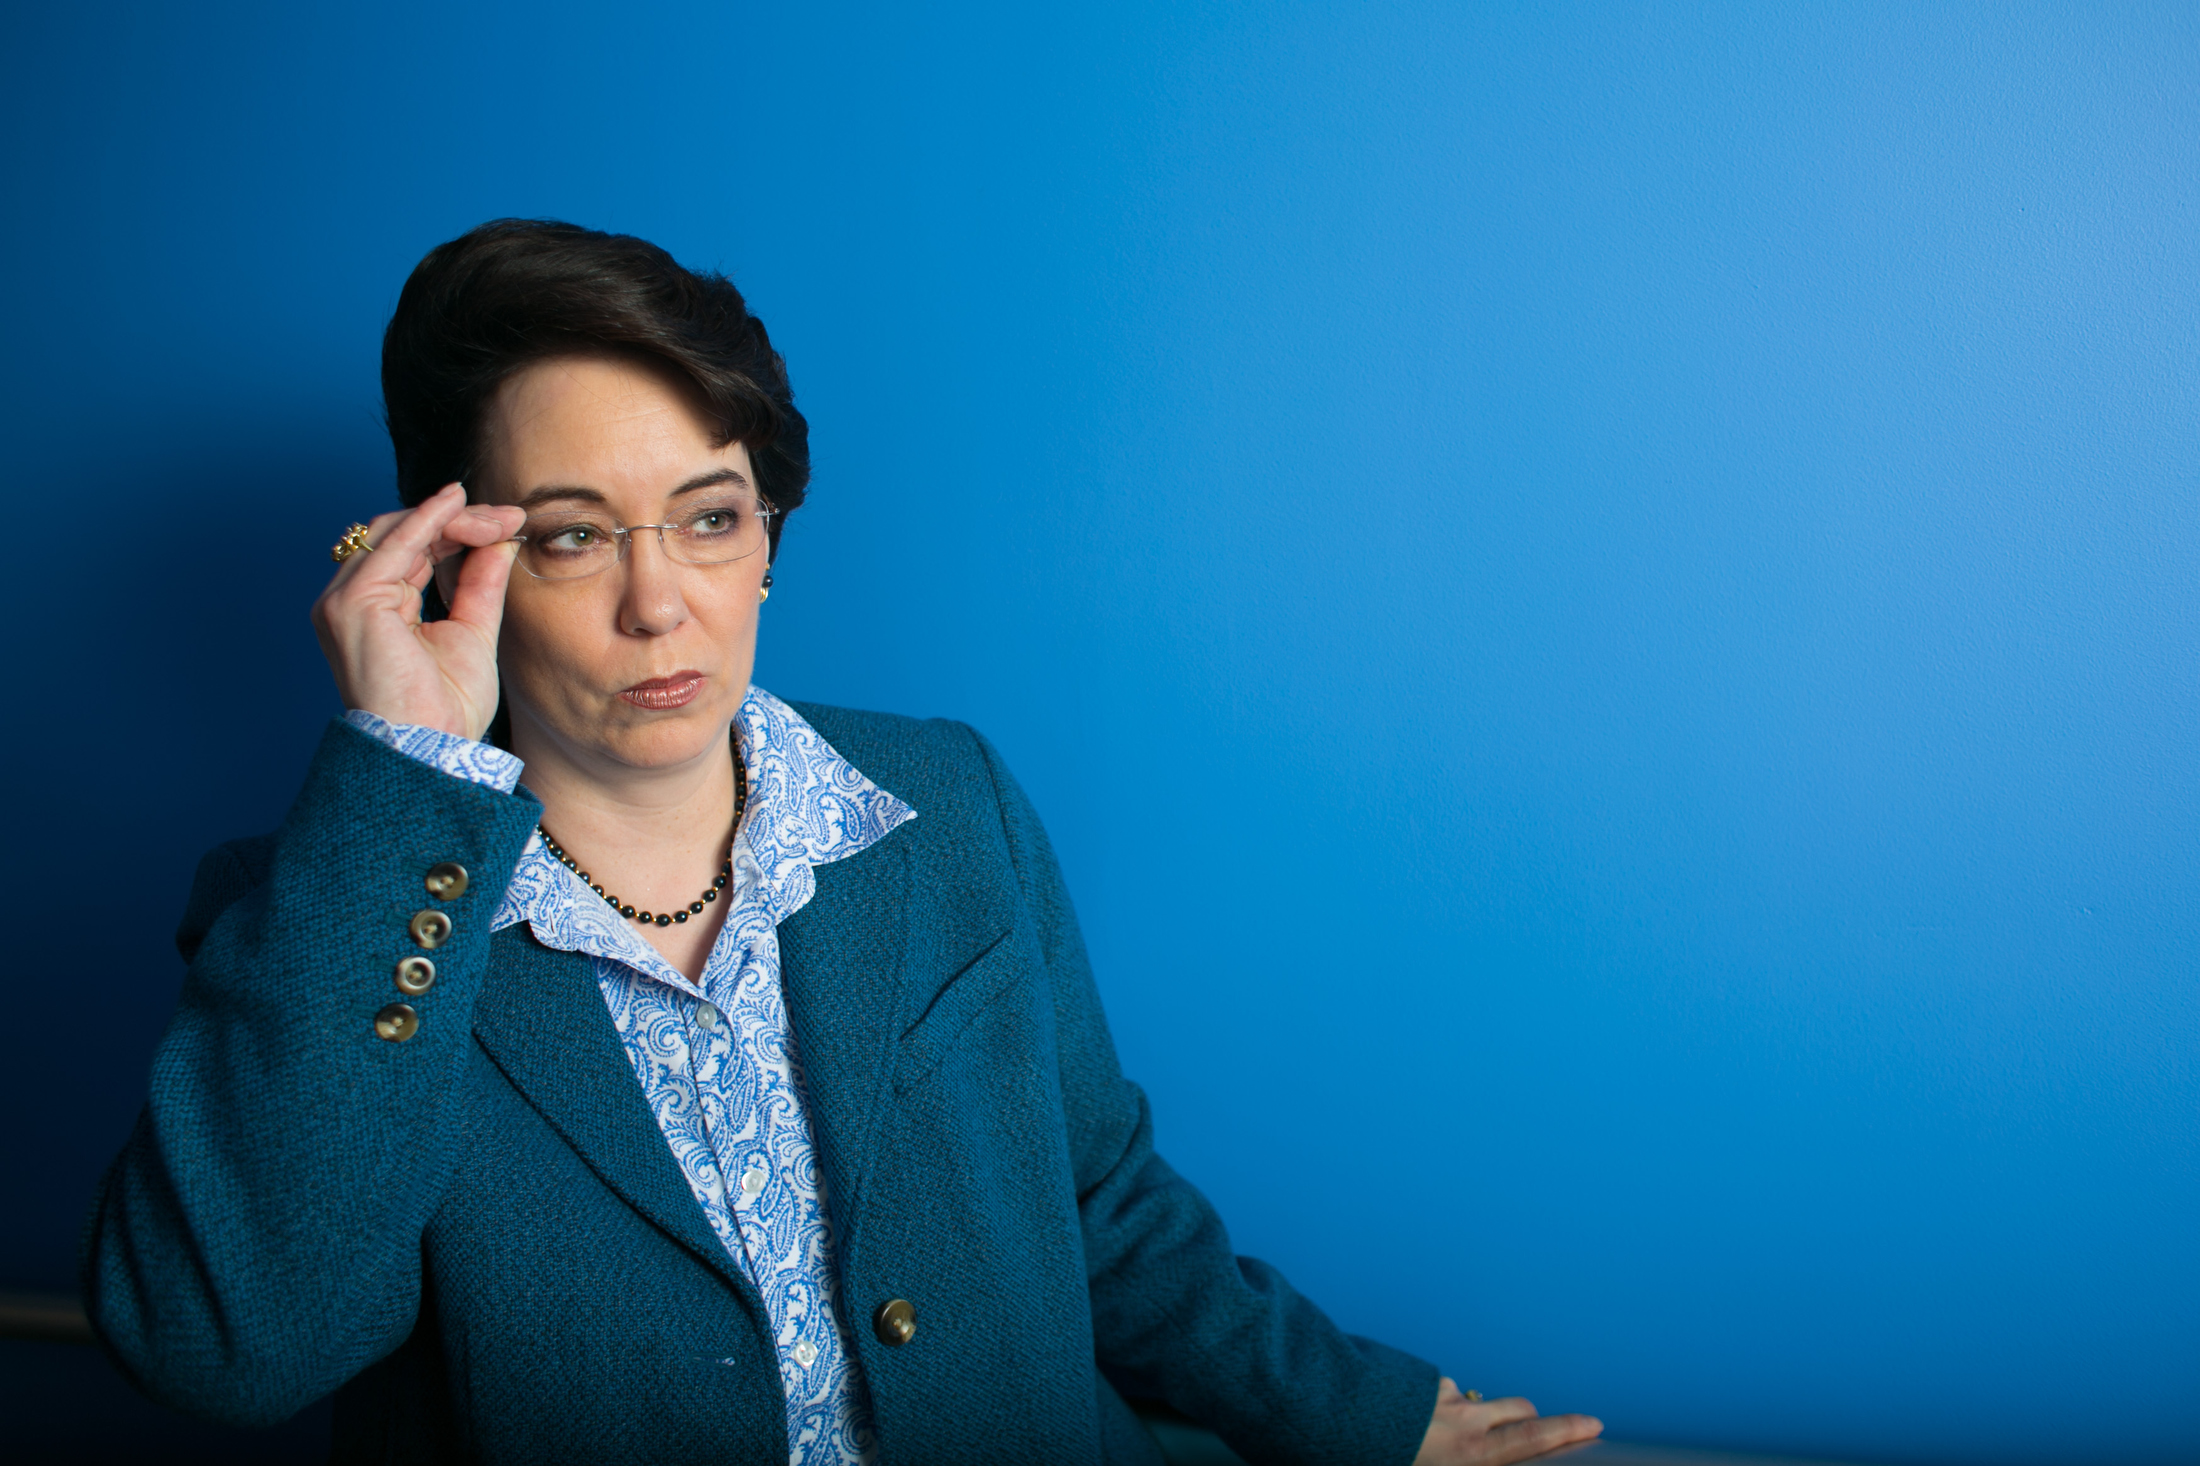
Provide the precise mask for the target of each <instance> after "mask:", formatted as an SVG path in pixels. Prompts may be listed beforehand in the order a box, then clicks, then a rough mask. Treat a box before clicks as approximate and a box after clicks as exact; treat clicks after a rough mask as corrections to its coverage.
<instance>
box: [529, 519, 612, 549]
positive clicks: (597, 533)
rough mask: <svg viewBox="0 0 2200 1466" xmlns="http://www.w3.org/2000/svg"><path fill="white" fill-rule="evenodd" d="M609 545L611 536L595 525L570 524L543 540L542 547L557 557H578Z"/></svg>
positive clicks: (554, 531) (544, 537)
mask: <svg viewBox="0 0 2200 1466" xmlns="http://www.w3.org/2000/svg"><path fill="white" fill-rule="evenodd" d="M607 543H609V536H607V535H606V534H605V533H604V532H603V531H602V530H601V529H598V528H597V527H596V526H595V525H593V524H569V525H567V526H565V528H563V529H557V530H552V531H551V532H550V533H549V534H547V535H545V536H543V538H542V547H543V548H544V549H545V550H548V551H550V552H551V553H552V554H556V555H578V554H582V553H585V552H586V551H589V550H596V549H601V548H602V547H603V546H604V545H605V544H607Z"/></svg>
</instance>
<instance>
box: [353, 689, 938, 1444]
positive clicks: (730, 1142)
mask: <svg viewBox="0 0 2200 1466" xmlns="http://www.w3.org/2000/svg"><path fill="white" fill-rule="evenodd" d="M344 721H345V722H346V723H348V724H350V725H351V726H352V727H354V728H357V729H359V730H360V731H361V732H363V733H365V734H367V735H368V736H370V737H372V738H375V739H377V740H379V741H381V742H383V743H386V744H388V745H389V746H390V747H392V748H395V749H397V750H398V751H399V752H400V753H403V754H406V755H407V756H408V757H411V758H415V759H418V760H420V761H421V762H423V763H427V764H429V765H431V766H433V767H435V768H438V769H441V770H442V771H443V772H444V773H447V774H450V775H452V776H453V777H455V778H461V779H468V780H471V781H472V782H474V783H478V784H487V785H489V786H490V787H491V788H495V789H500V790H504V791H506V792H509V791H511V790H512V789H514V788H515V787H517V785H518V783H519V778H520V773H521V765H520V761H519V760H518V759H517V758H515V757H514V756H513V755H511V754H510V753H507V752H505V751H504V750H503V749H499V748H495V747H493V746H491V745H488V744H484V743H477V742H475V741H474V740H472V739H468V738H462V737H459V736H458V735H456V734H453V733H446V732H443V731H442V730H440V729H436V728H424V727H419V726H415V725H410V724H403V723H391V722H388V721H387V720H385V719H383V718H380V717H377V716H376V715H375V714H373V713H369V712H365V711H362V710H359V709H354V710H352V711H350V712H347V713H346V714H345V715H344ZM734 736H735V737H737V738H738V739H739V740H740V745H741V754H742V758H743V759H744V761H745V762H746V765H747V768H748V770H749V800H748V814H747V816H746V817H745V818H744V819H743V821H742V826H741V828H740V830H739V831H737V832H736V835H735V839H734V843H733V855H732V860H731V864H732V867H733V869H732V880H731V883H730V884H729V886H728V887H727V888H726V890H725V892H724V893H723V895H722V896H721V898H720V899H721V900H722V902H723V903H724V906H723V907H722V908H721V909H722V910H723V912H724V918H725V919H724V923H723V925H722V926H721V927H720V928H719V932H718V936H717V938H716V939H715V940H714V941H713V942H712V944H711V950H710V952H709V954H708V956H707V958H706V960H705V965H704V970H703V973H702V975H701V981H700V985H699V986H698V985H697V984H695V983H691V982H689V981H688V979H687V978H686V977H684V976H683V975H681V973H680V972H679V971H677V970H676V969H675V968H673V966H672V965H671V964H670V963H668V962H666V961H665V960H664V958H663V956H662V955H660V954H659V953H658V951H657V949H656V948H654V947H652V946H651V945H650V944H649V943H648V942H647V941H645V940H643V938H642V937H641V935H640V934H639V933H638V931H637V930H636V928H635V927H634V926H632V925H631V924H629V923H628V921H627V920H626V919H625V918H623V917H621V916H619V915H617V914H615V913H614V912H613V911H612V910H611V909H610V907H609V906H608V905H607V904H606V903H605V901H604V898H602V897H600V896H598V895H596V893H595V892H594V891H592V890H591V889H589V887H588V885H587V884H586V883H585V882H583V881H582V880H581V879H580V877H579V876H578V875H577V874H575V873H574V872H573V871H572V870H570V869H568V868H567V867H566V866H565V865H564V864H563V863H562V862H560V861H559V860H557V859H556V858H555V857H553V856H552V855H551V854H550V852H549V849H548V847H547V846H545V845H544V843H543V841H542V839H541V837H540V836H539V835H538V836H537V837H536V838H534V839H531V840H529V841H528V842H527V848H526V850H525V851H523V852H522V853H521V856H520V862H519V867H518V869H517V870H516V871H515V872H514V873H513V876H512V880H511V882H510V884H509V885H507V886H506V887H505V890H504V899H503V901H502V903H501V904H500V905H499V906H498V908H497V913H496V916H495V918H494V919H493V921H492V923H491V926H492V929H498V930H501V929H502V928H504V927H507V926H510V925H512V924H513V923H515V922H520V921H524V922H526V923H527V924H528V927H529V929H530V930H531V931H532V933H533V935H534V937H535V939H536V940H537V941H539V942H541V943H542V944H543V945H544V946H548V947H555V948H557V949H559V950H561V951H568V952H581V953H585V954H587V955H588V956H589V957H590V958H592V959H593V961H592V963H591V967H592V970H593V972H594V974H595V978H596V986H597V988H598V989H599V990H600V991H601V992H602V993H603V998H604V1006H605V1008H606V1009H608V1010H609V1012H610V1014H611V1023H612V1026H613V1027H614V1028H616V1029H617V1030H618V1033H619V1039H620V1041H621V1042H622V1043H623V1044H624V1045H625V1047H626V1054H627V1058H628V1060H629V1061H630V1062H631V1063H632V1064H633V1066H634V1074H635V1078H636V1079H637V1080H638V1081H639V1082H640V1084H641V1086H642V1094H643V1097H644V1098H645V1099H646V1100H647V1101H648V1103H649V1108H650V1112H651V1113H652V1114H653V1115H655V1116H656V1119H657V1128H658V1129H659V1130H660V1131H662V1132H663V1133H664V1137H665V1144H666V1145H667V1146H669V1147H670V1148H671V1151H672V1156H673V1159H674V1160H675V1161H676V1162H678V1164H679V1167H680V1172H681V1174H682V1175H683V1176H685V1177H686V1178H687V1183H688V1189H689V1190H691V1191H692V1192H694V1193H695V1200H696V1204H697V1205H699V1206H701V1207H702V1208H703V1214H704V1216H706V1217H707V1218H709V1220H710V1224H711V1228H712V1230H713V1231H715V1232H716V1233H717V1234H718V1239H719V1241H720V1242H721V1243H723V1244H724V1245H725V1248H726V1250H727V1252H728V1253H729V1254H730V1255H731V1256H732V1257H733V1258H734V1260H735V1261H736V1262H738V1263H739V1264H741V1266H742V1267H743V1268H744V1269H745V1270H746V1271H747V1273H748V1276H749V1279H750V1281H751V1282H753V1283H755V1284H756V1286H757V1290H758V1292H759V1293H760V1294H761V1295H762V1297H763V1300H764V1307H765V1309H766V1310H767V1311H768V1312H769V1313H770V1314H771V1318H772V1335H773V1344H774V1347H775V1348H776V1349H777V1351H778V1359H779V1374H780V1379H781V1382H782V1383H783V1384H784V1386H785V1388H786V1392H787V1441H788V1447H789V1455H788V1459H789V1462H790V1466H820V1463H839V1466H860V1463H862V1462H866V1461H869V1460H871V1459H872V1458H873V1457H874V1456H875V1454H876V1451H875V1437H874V1435H873V1432H872V1430H871V1419H870V1406H869V1402H868V1401H867V1399H866V1398H865V1392H864V1387H863V1375H862V1371H861V1370H860V1369H859V1368H857V1366H856V1364H855V1354H854V1351H853V1349H851V1348H850V1347H849V1344H848V1340H847V1339H846V1337H845V1330H844V1328H843V1311H842V1310H841V1309H839V1308H838V1307H837V1300H836V1297H835V1294H836V1291H837V1289H838V1286H839V1279H838V1275H837V1272H836V1270H835V1269H834V1266H833V1245H832V1228H831V1225H830V1223H829V1221H828V1219H827V1217H826V1213H825V1202H824V1198H823V1197H822V1196H821V1195H820V1194H819V1182H818V1169H817V1163H816V1158H815V1155H814V1144H813V1141H812V1137H811V1133H810V1122H809V1105H808V1101H807V1100H806V1099H805V1098H804V1096H803V1089H802V1083H801V1078H800V1075H799V1073H798V1072H797V1070H798V1061H797V1057H796V1055H795V1053H794V1051H793V1044H792V1041H791V1039H790V1038H789V1036H788V1033H787V1018H786V1006H785V1003H784V1001H783V1000H782V997H781V992H780V971H779V931H778V928H779V923H780V922H782V921H784V920H785V919H786V918H787V917H788V916H790V915H792V914H793V913H794V912H796V911H799V910H800V909H801V908H802V906H803V905H804V904H805V903H806V902H807V901H808V900H809V899H810V895H811V892H812V891H814V890H815V889H816V882H815V880H814V878H813V877H812V875H811V867H812V866H813V865H817V864H821V863H824V862H828V861H833V860H843V859H846V858H847V857H848V856H850V855H854V854H856V853H857V852H859V851H861V850H864V849H866V848H868V847H869V846H870V845H871V844H873V843H874V842H876V841H877V840H878V839H880V838H881V837H882V836H884V835H886V834H887V833H889V832H890V831H892V830H893V829H894V828H895V827H896V826H898V825H900V824H901V823H902V822H903V821H905V820H908V819H910V818H913V817H914V813H915V812H914V811H913V810H911V809H910V808H909V807H908V806H907V805H905V804H903V803H902V802H901V801H900V800H898V799H896V798H894V797H893V796H892V795H891V794H888V793H886V792H885V791H884V790H882V789H880V788H879V787H878V786H877V785H875V784H873V783H872V782H871V781H870V780H869V779H867V778H865V777H864V776H863V774H862V773H861V771H859V770H858V769H856V768H855V767H854V766H853V765H851V764H849V762H848V761H847V760H846V759H844V758H842V757H841V756H840V755H839V754H838V753H835V752H834V751H833V748H832V745H831V744H829V743H827V742H826V741H825V740H824V739H823V738H820V737H819V736H818V734H817V730H816V729H814V728H812V727H811V726H810V725H809V724H808V723H806V722H804V721H803V720H802V716H801V715H800V714H799V713H797V712H795V711H794V709H792V708H790V707H788V706H787V705H786V704H785V703H783V702H781V701H780V700H779V699H778V698H776V697H773V696H772V695H771V694H770V693H768V692H765V691H764V690H763V689H762V688H758V687H751V688H750V689H749V691H748V695H747V696H746V697H745V698H743V699H742V703H741V707H740V711H739V714H738V716H737V717H736V719H735V724H734Z"/></svg>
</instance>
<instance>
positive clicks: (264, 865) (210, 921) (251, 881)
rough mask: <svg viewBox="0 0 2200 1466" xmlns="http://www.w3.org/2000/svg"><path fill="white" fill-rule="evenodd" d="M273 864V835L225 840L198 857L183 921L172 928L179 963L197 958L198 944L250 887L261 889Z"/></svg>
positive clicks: (185, 904) (184, 908)
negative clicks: (178, 954)
mask: <svg viewBox="0 0 2200 1466" xmlns="http://www.w3.org/2000/svg"><path fill="white" fill-rule="evenodd" d="M274 863H275V837H274V836H273V835H247V836H245V837H244V838H243V839H241V840H225V841H223V842H222V843H221V844H219V845H216V846H215V847H214V848H213V849H211V850H209V851H207V852H206V854H204V855H203V856H201V857H199V869H198V874H197V875H196V876H194V877H193V878H192V881H191V897H190V899H189V900H188V901H186V902H185V903H184V907H183V920H182V921H181V922H179V923H178V924H177V926H176V950H177V951H178V952H180V953H182V954H183V960H184V961H186V962H189V961H191V960H192V959H193V958H194V957H196V956H198V954H199V944H200V943H202V942H204V941H205V940H206V934H207V933H208V932H209V931H211V930H213V927H214V923H215V922H216V921H219V920H220V919H221V914H222V913H223V912H224V911H227V910H228V909H229V908H230V907H232V906H234V905H236V904H237V902H239V901H240V900H242V899H243V898H244V897H245V895H246V894H247V893H248V892H250V891H251V890H252V889H253V888H254V887H256V886H260V885H264V884H265V883H266V881H267V875H268V871H269V870H270V869H271V868H272V867H273V865H274Z"/></svg>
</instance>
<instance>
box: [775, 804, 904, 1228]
mask: <svg viewBox="0 0 2200 1466" xmlns="http://www.w3.org/2000/svg"><path fill="white" fill-rule="evenodd" d="M815 875H816V879H817V891H816V894H814V895H812V896H811V897H810V900H809V902H808V904H806V905H805V906H803V908H802V909H801V910H800V911H797V912H796V913H795V914H794V915H792V916H790V917H788V918H787V919H786V920H785V921H783V922H781V923H780V924H779V961H780V976H781V981H782V982H783V983H784V985H785V988H786V994H787V1021H788V1024H789V1025H790V1026H791V1027H792V1028H793V1030H794V1041H795V1056H796V1060H797V1062H798V1063H799V1064H800V1065H801V1069H802V1085H803V1091H804V1094H805V1096H806V1098H807V1099H808V1101H809V1108H810V1124H811V1126H812V1127H813V1128H814V1130H815V1132H816V1136H817V1148H818V1161H819V1167H820V1170H821V1171H822V1173H823V1175H824V1178H825V1184H826V1196H827V1206H828V1208H829V1210H830V1212H831V1214H832V1217H833V1220H834V1223H835V1230H836V1232H837V1234H838V1237H839V1239H840V1240H839V1242H838V1244H837V1246H838V1250H839V1251H840V1255H841V1263H842V1266H843V1267H845V1266H847V1263H848V1260H849V1258H850V1257H851V1256H852V1255H853V1248H854V1246H855V1240H856V1233H857V1231H858V1223H857V1205H858V1203H859V1202H860V1201H861V1199H862V1192H863V1184H864V1181H865V1178H866V1177H868V1176H869V1174H870V1170H871V1158H872V1155H873V1153H874V1152H875V1151H876V1149H877V1146H878V1123H879V1112H880V1107H881V1104H882V1101H883V1098H884V1094H885V1090H886V1084H887V1082H888V1079H889V1078H890V1074H891V1069H892V1064H891V1062H890V1061H891V1059H892V1052H891V1045H892V1042H893V1036H894V1034H895V1032H896V1029H895V1027H894V1021H895V1017H896V1015H897V1013H898V1011H899V1008H900V1002H901V990H902V976H903V972H904V970H905V968H906V966H907V961H908V955H909V954H908V950H907V948H908V932H909V921H908V903H909V858H908V854H907V842H906V841H904V840H896V839H893V838H891V837H888V838H887V839H884V840H880V841H878V842H877V843H876V844H874V845H872V846H870V847H869V848H867V849H865V850H863V851H860V852H858V853H857V854H855V855H851V856H849V857H848V858H847V859H845V860H837V861H833V862H831V863H830V864H827V865H820V866H818V867H816V868H815Z"/></svg>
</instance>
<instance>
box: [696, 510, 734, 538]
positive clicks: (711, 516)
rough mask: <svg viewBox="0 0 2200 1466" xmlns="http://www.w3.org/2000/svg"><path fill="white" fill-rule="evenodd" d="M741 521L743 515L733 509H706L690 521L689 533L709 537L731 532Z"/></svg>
mask: <svg viewBox="0 0 2200 1466" xmlns="http://www.w3.org/2000/svg"><path fill="white" fill-rule="evenodd" d="M740 523H741V516H740V515H738V514H736V513H735V512H734V511H733V510H731V509H706V510H704V511H703V512H702V513H701V514H698V515H696V516H695V517H694V518H693V519H691V520H689V521H688V533H689V534H693V535H702V536H704V537H705V538H709V537H711V536H714V535H722V534H731V533H733V531H734V528H735V527H736V526H737V525H739V524H740Z"/></svg>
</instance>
